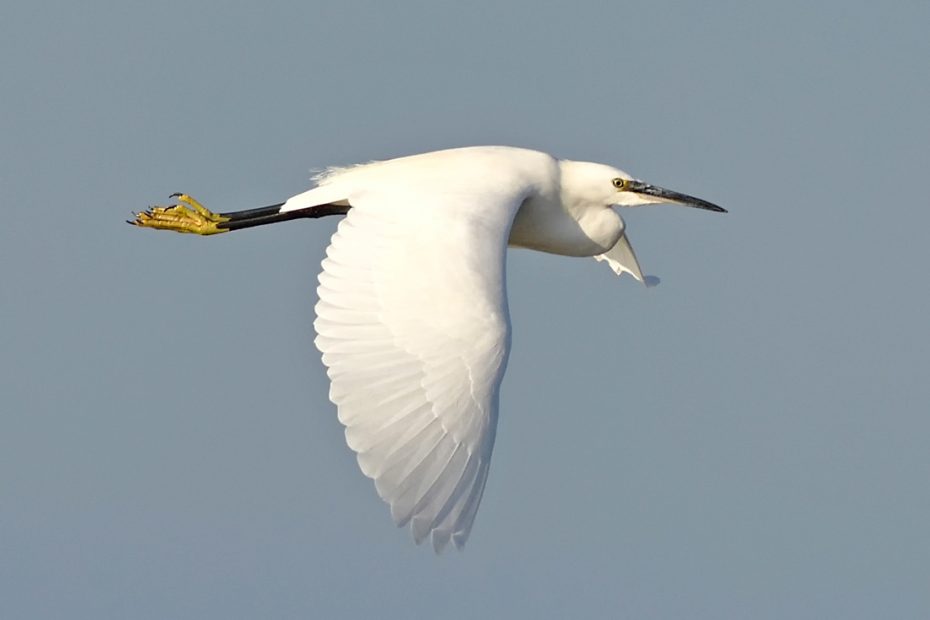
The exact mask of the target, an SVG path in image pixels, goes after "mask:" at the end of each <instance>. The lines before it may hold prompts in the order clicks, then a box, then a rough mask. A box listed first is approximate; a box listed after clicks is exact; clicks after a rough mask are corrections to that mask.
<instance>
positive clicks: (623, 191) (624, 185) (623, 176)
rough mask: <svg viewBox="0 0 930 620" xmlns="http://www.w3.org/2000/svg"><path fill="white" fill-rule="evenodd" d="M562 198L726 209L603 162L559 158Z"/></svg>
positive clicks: (586, 201)
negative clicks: (641, 178)
mask: <svg viewBox="0 0 930 620" xmlns="http://www.w3.org/2000/svg"><path fill="white" fill-rule="evenodd" d="M560 163H561V168H562V193H563V200H564V199H565V198H568V199H569V201H570V202H578V203H586V204H588V205H590V204H602V205H604V206H610V207H612V206H620V207H639V206H642V205H649V204H657V203H662V202H665V203H670V204H677V205H683V206H685V207H695V208H697V209H706V210H707V211H716V212H718V213H726V212H727V210H726V209H724V208H722V207H718V206H717V205H715V204H713V203H710V202H707V201H706V200H702V199H700V198H695V197H694V196H689V195H687V194H681V193H679V192H675V191H672V190H670V189H665V188H662V187H659V186H657V185H652V184H650V183H646V182H644V181H640V180H639V179H634V178H633V177H631V176H630V175H629V174H627V173H626V172H624V171H623V170H618V169H617V168H613V167H611V166H606V165H604V164H594V163H589V162H576V161H562V162H560Z"/></svg>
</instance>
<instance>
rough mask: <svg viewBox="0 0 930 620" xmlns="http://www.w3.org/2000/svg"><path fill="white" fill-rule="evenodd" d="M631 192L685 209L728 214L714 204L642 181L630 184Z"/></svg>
mask: <svg viewBox="0 0 930 620" xmlns="http://www.w3.org/2000/svg"><path fill="white" fill-rule="evenodd" d="M629 191H631V192H635V193H637V194H644V195H646V196H654V197H656V198H659V199H661V200H663V201H665V202H674V203H675V204H680V205H682V206H685V207H694V208H695V209H704V210H705V211H714V212H715V213H727V210H726V209H724V208H723V207H718V206H717V205H715V204H714V203H712V202H707V201H706V200H702V199H700V198H695V197H694V196H689V195H688V194H682V193H679V192H673V191H672V190H670V189H665V188H664V187H658V186H656V185H649V184H648V183H642V182H640V181H633V182H632V183H630V190H629Z"/></svg>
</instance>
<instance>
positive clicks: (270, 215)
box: [127, 194, 349, 235]
mask: <svg viewBox="0 0 930 620" xmlns="http://www.w3.org/2000/svg"><path fill="white" fill-rule="evenodd" d="M171 198H177V199H178V203H177V204H173V205H169V206H166V207H158V206H156V207H151V208H149V209H147V210H145V211H142V212H141V213H136V214H134V215H135V219H133V220H127V223H129V224H132V225H133V226H139V227H141V228H155V229H160V230H173V231H175V232H180V233H193V234H196V235H216V234H219V233H224V232H229V231H230V230H239V229H240V228H251V227H252V226H262V225H263V224H274V223H275V222H286V221H288V220H296V219H300V218H317V217H324V216H327V215H344V214H346V213H348V211H349V207H348V206H344V205H334V204H324V205H318V206H314V207H307V208H306V209H297V210H295V211H288V212H287V213H281V212H280V210H281V205H283V204H284V203H283V202H281V203H278V204H276V205H269V206H267V207H259V208H257V209H247V210H245V211H232V212H230V213H214V212H213V211H210V210H209V209H207V208H206V207H204V206H203V205H202V204H200V203H199V202H197V201H196V200H194V199H193V198H192V197H191V196H189V195H187V194H172V195H171Z"/></svg>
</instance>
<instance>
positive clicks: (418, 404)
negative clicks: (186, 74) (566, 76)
mask: <svg viewBox="0 0 930 620" xmlns="http://www.w3.org/2000/svg"><path fill="white" fill-rule="evenodd" d="M172 197H173V198H176V199H177V204H173V205H170V206H164V207H152V208H150V209H149V210H147V211H144V212H141V213H137V214H135V217H134V219H133V220H132V221H130V222H129V223H130V224H134V225H136V226H140V227H143V228H154V229H163V230H173V231H176V232H184V233H195V234H200V235H212V234H217V233H225V232H229V231H233V230H239V229H243V228H249V227H252V226H260V225H265V224H272V223H275V222H282V221H287V220H293V219H298V218H318V217H323V216H328V215H344V216H345V217H344V218H343V219H342V221H340V222H339V226H338V228H337V230H336V232H335V234H334V235H333V237H332V240H331V242H330V245H329V248H328V249H327V250H326V258H325V259H324V260H323V262H322V272H321V273H320V276H319V288H318V289H317V291H318V293H319V302H318V303H317V304H316V320H315V322H314V327H315V329H316V333H317V337H316V340H315V343H316V346H317V348H319V350H320V351H321V352H322V356H323V364H324V365H325V366H326V367H327V369H328V375H329V379H330V382H331V386H330V393H329V397H330V400H332V402H333V403H334V404H335V405H336V407H337V410H338V416H339V421H340V422H341V423H342V424H344V425H345V435H346V441H347V443H348V445H349V447H350V448H351V449H352V450H353V451H355V452H356V454H357V457H358V464H359V467H360V468H361V470H362V473H364V474H365V475H366V476H368V477H369V478H372V479H373V480H374V483H375V487H376V489H377V491H378V494H379V495H380V496H381V498H382V499H384V501H386V502H387V503H388V504H389V505H390V509H391V515H392V517H393V519H394V521H395V522H396V523H397V525H398V526H405V525H409V527H410V530H411V532H412V534H413V538H414V540H415V541H416V542H417V544H419V543H421V542H422V541H424V540H426V539H427V538H429V539H430V541H431V543H432V545H433V547H434V549H435V550H436V551H437V552H439V551H441V550H442V549H443V548H445V547H446V546H447V545H448V544H449V543H450V542H451V543H452V544H453V545H454V546H455V547H457V548H461V547H462V546H463V545H464V543H465V541H466V539H467V538H468V535H469V533H470V531H471V529H472V524H473V523H474V519H475V513H476V512H477V510H478V504H479V503H480V501H481V496H482V493H483V491H484V486H485V481H486V480H487V476H488V466H489V464H490V460H491V451H492V449H493V447H494V437H495V431H496V427H497V416H498V394H499V389H500V385H501V380H502V378H503V376H504V369H505V368H506V366H507V357H508V354H509V351H510V318H509V313H508V309H507V294H506V286H505V275H504V271H505V269H504V267H505V255H506V250H507V247H508V246H513V247H522V248H529V249H532V250H538V251H540V252H548V253H551V254H560V255H564V256H591V257H594V258H596V259H597V260H599V261H606V262H607V264H608V265H609V266H610V267H611V268H612V269H613V270H614V272H616V273H617V274H618V275H622V274H623V273H628V274H630V275H631V276H632V277H634V278H636V279H637V280H639V281H641V282H644V283H648V282H649V280H648V278H646V277H645V276H644V275H643V272H642V270H641V268H640V266H639V263H638V262H637V260H636V255H635V254H634V252H633V248H632V246H631V245H630V242H629V240H628V238H627V235H626V233H625V226H624V222H623V219H622V218H621V217H620V215H619V213H618V212H617V210H616V209H615V207H636V206H640V205H648V204H654V203H674V204H679V205H685V206H689V207H697V208H699V209H706V210H708V211H716V212H720V213H726V210H725V209H722V208H721V207H718V206H717V205H714V204H712V203H710V202H707V201H705V200H701V199H699V198H694V197H693V196H688V195H685V194H680V193H678V192H674V191H671V190H667V189H663V188H661V187H658V186H656V185H651V184H649V183H645V182H643V181H640V180H638V179H634V178H633V177H631V176H630V175H629V174H627V173H626V172H624V171H622V170H618V169H617V168H613V167H611V166H607V165H603V164H596V163H588V162H578V161H569V160H559V159H556V158H554V157H552V156H551V155H548V154H546V153H541V152H538V151H533V150H527V149H520V148H512V147H501V146H487V147H468V148H459V149H450V150H444V151H437V152H432V153H424V154H421V155H413V156H409V157H400V158H397V159H391V160H387V161H378V162H372V163H367V164H360V165H357V166H350V167H346V168H330V169H328V170H326V171H325V172H324V173H323V174H321V175H319V176H318V177H317V178H316V187H314V188H313V189H311V190H309V191H306V192H304V193H301V194H298V195H296V196H292V197H291V198H288V199H287V200H286V201H285V202H283V203H279V204H275V205H271V206H268V207H260V208H257V209H250V210H247V211H235V212H230V213H214V212H212V211H210V210H208V209H206V208H205V207H203V206H202V205H201V204H200V203H198V202H197V201H196V200H194V199H193V198H192V197H190V196H189V195H186V194H174V195H172Z"/></svg>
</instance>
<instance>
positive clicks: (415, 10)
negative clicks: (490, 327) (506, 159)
mask: <svg viewBox="0 0 930 620" xmlns="http://www.w3.org/2000/svg"><path fill="white" fill-rule="evenodd" d="M928 26H930V5H928V4H927V3H926V2H924V1H910V2H908V1H901V2H893V3H885V4H878V3H873V2H850V1H848V0H843V1H839V0H837V1H824V2H814V3H810V2H803V3H802V2H798V3H794V2H766V3H745V2H715V1H709V2H694V3H687V4H685V3H664V2H651V1H650V2H626V3H624V2H586V1H583V2H567V1H566V2H557V3H554V2H529V1H520V2H504V3H500V2H483V1H479V2H446V1H438V2H437V1H431V2H417V3H414V2H401V3H390V2H374V1H372V2H345V1H338V2H336V1H334V2H325V3H321V2H280V3H277V2H272V3H264V4H263V5H262V6H259V4H258V3H232V2H193V3H191V2H177V1H164V2H100V1H89V2H68V3H64V2H61V3H51V2H45V3H43V2H28V3H27V2H12V3H11V2H7V3H5V4H4V5H3V7H2V8H0V88H2V97H0V190H2V194H0V195H2V197H0V214H2V219H0V617H2V618H4V619H5V620H14V619H27V618H29V619H32V618H69V619H74V618H88V619H95V620H100V619H104V618H119V619H124V618H134V619H136V618H139V619H148V618H151V619H163V618H172V619H186V618H198V619H203V618H217V619H224V620H226V619H232V618H336V617H346V618H349V617H377V618H426V617H431V618H564V617H599V618H607V617H622V618H707V619H719V618H757V619H775V618H844V619H849V618H877V617H882V618H927V617H930V525H928V524H930V484H928V483H930V446H928V444H930V362H928V350H930V327H928V315H930V287H928V279H927V267H928V265H930V251H928V242H927V239H928V230H930V203H928V198H927V196H928V189H927V183H928V171H930V168H928V164H930V114H928V110H930V60H928V59H930V38H928V37H927V29H928ZM471 144H510V145H517V146H527V147H533V148H538V149H541V150H545V151H548V152H551V153H553V154H555V155H558V156H560V157H566V158H573V159H584V160H593V161H601V162H604V163H610V164H613V165H616V166H618V167H621V168H623V169H625V170H628V171H629V172H630V173H632V174H633V175H635V176H637V177H640V178H643V179H646V180H648V181H650V182H653V183H656V184H659V185H663V186H667V187H669V188H672V189H676V190H679V191H683V192H686V193H689V194H694V195H697V196H700V197H702V198H706V199H708V200H711V201H713V202H716V203H718V204H720V205H723V206H725V207H727V208H728V209H730V211H731V212H730V214H729V215H722V216H721V215H717V214H712V213H707V212H702V211H698V210H693V209H682V208H676V207H671V206H661V207H653V208H643V209H640V210H636V211H633V212H628V213H625V216H626V219H627V223H628V226H629V230H630V237H631V239H632V241H633V244H634V246H635V248H636V250H637V252H638V255H639V258H640V261H641V263H642V265H643V267H644V269H645V271H646V272H647V273H649V274H655V275H658V276H660V277H661V278H662V284H661V285H660V286H659V287H657V288H654V289H645V288H643V287H642V286H640V285H638V284H637V283H635V282H634V281H632V280H630V279H629V278H622V279H617V278H616V277H615V276H614V275H613V274H612V273H611V272H610V270H609V269H608V268H607V267H605V266H604V265H603V264H598V263H595V261H593V260H588V259H568V258H561V257H553V256H546V255H542V254H537V253H531V252H526V251H514V252H511V253H510V255H509V264H508V278H509V288H510V307H511V311H512V319H513V324H514V335H513V342H514V348H513V353H512V356H511V358H510V366H509V370H508V373H507V376H506V378H505V382H504V386H503V393H502V401H501V417H500V428H499V432H498V437H497V445H496V451H495V456H494V462H493V466H492V467H491V476H490V479H489V483H488V487H487V491H486V493H485V496H484V501H483V504H482V507H481V510H480V511H479V513H478V518H477V522H476V524H475V528H474V531H473V532H472V537H471V539H470V541H469V544H468V546H467V547H466V549H465V551H464V553H455V552H453V553H446V554H444V555H443V556H439V557H436V556H434V555H433V553H432V551H431V550H430V549H428V548H420V547H416V546H414V545H413V543H412V541H411V540H410V536H409V534H408V532H406V531H404V530H398V529H396V528H394V526H393V525H392V523H391V521H390V518H389V515H388V511H387V508H386V506H384V505H382V503H381V501H380V500H379V499H378V498H377V496H376V494H375V492H374V489H373V486H372V484H371V482H370V481H369V480H367V479H365V478H364V477H363V476H362V475H361V473H360V472H359V471H358V468H357V466H356V464H355V462H354V457H353V455H352V454H351V453H350V451H349V450H348V448H346V446H345V443H344V441H343V437H342V429H341V427H340V426H339V424H338V422H337V420H336V416H335V411H334V407H333V406H332V405H331V404H330V403H329V401H328V399H327V397H326V394H327V381H326V378H325V374H324V371H323V367H322V365H321V363H320V361H319V355H318V353H317V351H316V350H315V349H314V347H313V345H312V340H313V332H312V318H313V305H314V303H315V299H316V293H315V288H316V281H315V278H316V274H317V271H318V267H319V262H320V260H321V258H322V257H323V253H324V249H325V247H326V244H327V240H328V238H329V236H330V235H331V234H332V232H333V230H334V228H335V224H336V221H335V218H333V219H330V220H326V221H314V222H291V223H288V224H281V225H277V226H271V227H266V228H259V229H253V230H250V231H244V232H239V233H236V234H230V235H223V236H220V237H213V238H200V237H194V236H182V235H172V234H168V233H156V232H152V231H146V230H137V229H133V228H131V227H129V226H127V225H126V224H125V223H124V220H125V219H126V218H127V217H129V216H130V212H131V211H134V210H139V209H142V208H145V207H146V206H147V205H149V204H153V203H159V202H164V201H166V200H167V196H168V194H170V193H171V192H174V191H186V192H189V193H191V194H193V195H194V196H196V197H198V198H200V199H201V200H202V201H203V202H204V203H205V204H206V205H207V206H209V207H212V208H214V209H215V210H218V211H226V210H235V209H244V208H250V207H255V206H260V205H264V204H269V203H273V202H277V201H280V200H283V199H285V198H287V197H288V196H290V195H292V194H296V193H298V192H300V191H303V190H304V189H306V188H308V187H309V176H310V171H311V170H312V169H318V168H322V167H324V166H326V165H331V164H349V163H354V162H359V161H367V160H370V159H379V158H387V157H392V156H397V155H404V154H411V153H416V152H422V151H429V150H434V149H439V148H446V147H452V146H462V145H471Z"/></svg>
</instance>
